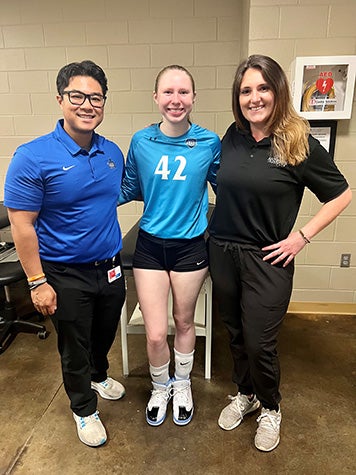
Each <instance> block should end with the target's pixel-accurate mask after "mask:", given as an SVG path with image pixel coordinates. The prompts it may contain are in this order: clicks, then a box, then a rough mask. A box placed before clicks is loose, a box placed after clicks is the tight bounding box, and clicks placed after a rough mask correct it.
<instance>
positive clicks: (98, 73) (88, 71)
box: [56, 60, 108, 96]
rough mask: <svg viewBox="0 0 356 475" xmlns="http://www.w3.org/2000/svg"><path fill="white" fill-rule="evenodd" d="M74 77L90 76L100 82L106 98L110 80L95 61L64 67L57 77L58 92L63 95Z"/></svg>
mask: <svg viewBox="0 0 356 475" xmlns="http://www.w3.org/2000/svg"><path fill="white" fill-rule="evenodd" d="M74 76H89V77H92V78H93V79H95V80H96V81H98V83H99V84H100V86H101V89H102V91H103V95H104V96H106V93H107V90H108V80H107V78H106V76H105V73H104V71H103V70H102V69H101V67H100V66H98V65H97V64H95V63H94V62H93V61H90V60H86V61H82V62H80V63H70V64H67V65H66V66H63V68H61V69H60V70H59V72H58V75H57V81H56V84H57V91H58V94H60V95H62V94H63V91H64V89H65V88H66V87H67V86H68V84H69V81H70V79H71V78H72V77H74Z"/></svg>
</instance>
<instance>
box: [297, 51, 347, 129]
mask: <svg viewBox="0 0 356 475" xmlns="http://www.w3.org/2000/svg"><path fill="white" fill-rule="evenodd" d="M355 71H356V56H303V57H297V58H296V59H295V61H294V62H293V64H292V95H293V104H294V107H295V109H296V111H297V112H298V113H299V114H300V115H301V116H303V117H305V118H306V119H308V120H327V119H350V118H351V113H352V102H353V95H354V88H355Z"/></svg>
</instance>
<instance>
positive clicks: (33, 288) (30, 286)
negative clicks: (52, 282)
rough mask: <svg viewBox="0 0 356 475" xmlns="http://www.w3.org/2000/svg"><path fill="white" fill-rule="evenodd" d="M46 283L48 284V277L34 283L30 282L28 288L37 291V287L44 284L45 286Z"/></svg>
mask: <svg viewBox="0 0 356 475" xmlns="http://www.w3.org/2000/svg"><path fill="white" fill-rule="evenodd" d="M46 282H47V279H46V277H43V278H42V279H38V280H35V281H33V282H29V284H28V288H29V289H30V290H35V289H37V287H39V286H40V285H42V284H45V283H46Z"/></svg>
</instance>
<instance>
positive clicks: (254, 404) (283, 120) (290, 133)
mask: <svg viewBox="0 0 356 475" xmlns="http://www.w3.org/2000/svg"><path fill="white" fill-rule="evenodd" d="M232 107H233V113H234V117H235V122H234V123H233V124H232V125H231V126H230V127H229V128H228V130H227V132H226V134H225V136H224V138H223V140H222V157H221V165H220V171H219V172H218V177H217V196H216V207H215V211H214V214H213V216H212V219H211V222H210V226H209V234H210V239H209V257H210V272H211V275H212V279H213V284H214V292H215V295H216V298H217V301H218V308H219V313H220V315H221V317H222V319H223V321H224V323H225V326H226V328H227V330H228V332H229V336H230V348H231V352H232V357H233V362H234V368H233V381H234V382H235V383H236V384H237V386H238V393H237V395H236V396H234V397H231V403H230V404H229V405H228V406H227V407H225V408H224V409H223V410H222V412H221V414H220V417H219V421H218V424H219V426H220V427H221V428H222V429H225V430H232V429H234V428H235V427H237V426H238V425H239V424H240V423H241V421H242V419H243V417H244V415H245V414H247V413H249V412H253V411H256V410H257V409H258V408H259V407H260V406H261V415H260V416H259V417H258V419H257V422H258V428H257V432H256V437H255V446H256V447H257V448H258V449H259V450H262V451H266V452H268V451H270V450H273V449H274V448H275V447H277V445H278V443H279V438H280V436H279V432H280V422H281V417H282V416H281V409H280V400H281V395H280V392H279V381H280V370H279V361H278V356H277V350H276V346H277V335H278V330H279V328H280V325H281V323H282V320H283V317H284V315H285V313H286V311H287V308H288V304H289V301H290V296H291V292H292V281H293V273H294V257H295V256H296V255H297V254H298V252H300V251H301V250H302V249H303V248H304V246H306V245H307V244H308V243H309V242H310V240H311V239H312V238H313V237H314V236H315V235H316V234H317V233H318V232H320V231H321V230H322V229H324V228H325V227H326V226H327V225H328V224H330V223H331V222H332V221H333V220H334V219H335V218H336V217H337V216H338V215H339V214H340V213H341V212H342V211H343V210H344V208H346V206H347V205H348V204H349V203H350V201H351V190H350V188H349V186H348V183H347V182H346V180H345V178H344V177H343V175H342V174H341V173H340V171H339V170H338V169H337V167H336V166H335V164H334V162H333V160H332V158H331V156H330V155H329V154H328V153H327V152H326V150H325V149H324V148H323V147H322V146H321V145H320V143H319V142H318V141H317V140H315V139H314V138H313V137H311V136H310V135H309V124H308V122H307V121H306V120H304V119H303V118H301V117H299V116H298V115H297V113H296V112H295V110H294V109H293V106H292V101H291V96H290V91H289V85H288V81H287V78H286V75H285V73H284V72H283V70H282V69H281V67H280V66H279V64H278V63H276V62H275V61H274V60H273V59H271V58H269V57H267V56H262V55H253V56H250V57H249V58H248V59H247V60H245V61H244V62H243V63H241V64H240V66H239V67H238V68H237V71H236V75H235V79H234V83H233V91H232ZM305 187H307V188H309V189H310V190H311V191H312V192H313V193H314V194H315V195H316V196H317V198H318V199H319V200H320V201H321V202H322V203H323V206H322V207H321V209H320V211H318V212H317V213H316V215H315V216H314V217H313V218H312V219H310V221H309V222H308V223H306V224H305V225H304V226H303V228H302V229H300V230H298V231H292V229H293V226H294V223H295V220H296V217H297V214H298V211H299V207H300V203H301V200H302V196H303V192H304V188H305Z"/></svg>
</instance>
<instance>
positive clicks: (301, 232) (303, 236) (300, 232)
mask: <svg viewBox="0 0 356 475" xmlns="http://www.w3.org/2000/svg"><path fill="white" fill-rule="evenodd" d="M298 232H299V234H300V235H301V236H302V238H303V240H304V242H305V244H310V239H308V238H307V237H306V235H305V234H304V233H303V231H302V230H301V229H299V231H298Z"/></svg>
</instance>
